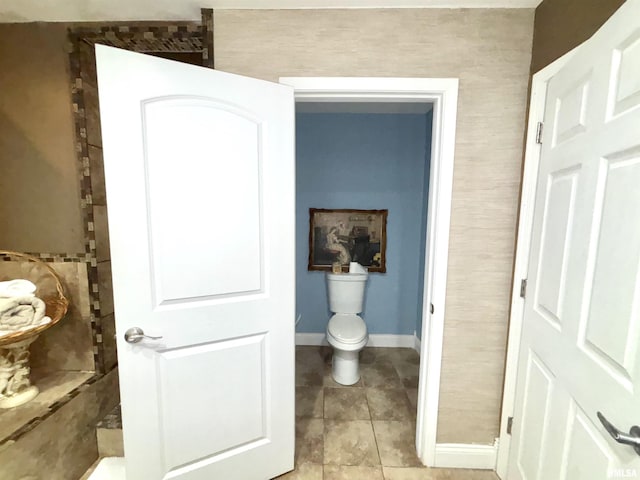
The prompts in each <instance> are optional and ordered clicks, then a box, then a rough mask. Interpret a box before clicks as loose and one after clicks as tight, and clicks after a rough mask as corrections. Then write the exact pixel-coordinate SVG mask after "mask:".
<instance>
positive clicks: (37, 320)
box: [0, 297, 51, 332]
mask: <svg viewBox="0 0 640 480" xmlns="http://www.w3.org/2000/svg"><path fill="white" fill-rule="evenodd" d="M45 309H46V305H45V304H44V302H43V301H42V300H40V299H39V298H37V297H19V298H0V330H7V331H12V332H15V331H18V330H27V329H29V328H33V327H37V326H39V325H42V320H43V318H44V313H45ZM48 321H51V319H49V320H48Z"/></svg>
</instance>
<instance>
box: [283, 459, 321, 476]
mask: <svg viewBox="0 0 640 480" xmlns="http://www.w3.org/2000/svg"><path fill="white" fill-rule="evenodd" d="M322 476H323V475H322V465H317V464H314V463H302V464H300V465H297V466H296V469H295V470H293V471H292V472H289V473H285V474H284V475H280V476H279V477H276V478H277V479H278V480H322Z"/></svg>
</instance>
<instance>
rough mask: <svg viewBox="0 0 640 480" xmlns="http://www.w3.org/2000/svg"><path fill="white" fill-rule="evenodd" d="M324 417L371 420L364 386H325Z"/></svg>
mask: <svg viewBox="0 0 640 480" xmlns="http://www.w3.org/2000/svg"><path fill="white" fill-rule="evenodd" d="M324 418H325V419H332V420H369V419H370V418H371V417H370V415H369V407H368V406H367V396H366V395H365V391H364V388H325V389H324Z"/></svg>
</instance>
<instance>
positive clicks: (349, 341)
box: [327, 273, 369, 385]
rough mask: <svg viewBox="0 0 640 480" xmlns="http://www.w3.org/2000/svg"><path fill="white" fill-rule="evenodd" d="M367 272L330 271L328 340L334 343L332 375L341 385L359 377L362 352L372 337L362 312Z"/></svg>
mask: <svg viewBox="0 0 640 480" xmlns="http://www.w3.org/2000/svg"><path fill="white" fill-rule="evenodd" d="M367 277H368V274H367V273H338V274H334V273H328V274H327V292H328V296H329V309H330V310H331V311H332V312H334V315H333V316H332V317H331V318H330V319H329V323H328V324H327V341H328V342H329V345H331V346H332V347H333V368H332V376H333V379H334V380H335V381H336V382H338V383H339V384H341V385H353V384H355V383H357V382H358V380H360V362H359V358H358V357H359V353H360V350H362V349H363V348H364V346H365V345H366V344H367V341H368V339H369V335H368V333H367V325H366V324H365V322H364V320H363V319H362V317H360V315H358V313H360V312H362V307H363V303H364V290H365V286H366V283H367Z"/></svg>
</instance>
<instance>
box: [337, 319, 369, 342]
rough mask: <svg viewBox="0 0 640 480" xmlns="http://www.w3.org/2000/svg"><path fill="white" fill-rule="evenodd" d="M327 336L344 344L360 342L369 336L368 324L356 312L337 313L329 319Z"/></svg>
mask: <svg viewBox="0 0 640 480" xmlns="http://www.w3.org/2000/svg"><path fill="white" fill-rule="evenodd" d="M327 336H329V337H333V339H335V340H336V341H337V342H340V343H343V344H348V345H352V344H356V343H360V342H362V341H363V340H365V339H366V338H367V325H366V324H365V323H364V320H363V319H362V318H361V317H360V316H359V315H356V314H355V313H336V314H335V315H334V316H332V317H331V318H330V319H329V324H328V325H327ZM330 343H331V342H330Z"/></svg>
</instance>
